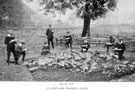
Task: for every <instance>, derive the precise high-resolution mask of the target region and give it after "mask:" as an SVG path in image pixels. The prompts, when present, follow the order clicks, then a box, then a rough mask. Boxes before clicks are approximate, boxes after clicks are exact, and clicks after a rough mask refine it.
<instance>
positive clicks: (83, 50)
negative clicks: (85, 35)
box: [81, 39, 90, 52]
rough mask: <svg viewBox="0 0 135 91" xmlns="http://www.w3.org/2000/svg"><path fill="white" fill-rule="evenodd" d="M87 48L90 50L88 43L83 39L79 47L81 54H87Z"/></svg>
mask: <svg viewBox="0 0 135 91" xmlns="http://www.w3.org/2000/svg"><path fill="white" fill-rule="evenodd" d="M89 48H90V45H89V43H88V41H87V40H86V39H85V40H84V41H83V43H82V45H81V52H88V50H89Z"/></svg>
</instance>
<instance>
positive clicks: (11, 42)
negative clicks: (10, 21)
mask: <svg viewBox="0 0 135 91" xmlns="http://www.w3.org/2000/svg"><path fill="white" fill-rule="evenodd" d="M13 32H14V31H13V30H8V35H7V36H6V37H5V41H4V42H5V45H7V63H10V56H11V53H13V56H14V60H15V64H18V59H17V55H16V51H15V44H16V43H17V42H16V39H15V37H14V33H13Z"/></svg>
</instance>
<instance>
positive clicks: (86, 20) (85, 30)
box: [82, 15, 91, 37]
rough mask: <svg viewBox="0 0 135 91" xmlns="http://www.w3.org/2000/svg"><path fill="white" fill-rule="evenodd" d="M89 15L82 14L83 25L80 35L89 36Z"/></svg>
mask: <svg viewBox="0 0 135 91" xmlns="http://www.w3.org/2000/svg"><path fill="white" fill-rule="evenodd" d="M90 22H91V19H90V16H87V15H86V16H84V25H83V32H82V37H90Z"/></svg>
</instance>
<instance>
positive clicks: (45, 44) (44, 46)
mask: <svg viewBox="0 0 135 91" xmlns="http://www.w3.org/2000/svg"><path fill="white" fill-rule="evenodd" d="M49 52H50V47H49V45H48V44H47V42H45V43H44V45H43V48H42V52H41V55H43V56H45V55H46V54H48V53H49Z"/></svg>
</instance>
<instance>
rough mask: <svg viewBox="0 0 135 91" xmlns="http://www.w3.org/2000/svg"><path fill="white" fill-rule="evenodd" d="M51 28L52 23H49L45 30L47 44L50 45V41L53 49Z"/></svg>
mask: <svg viewBox="0 0 135 91" xmlns="http://www.w3.org/2000/svg"><path fill="white" fill-rule="evenodd" d="M53 33H54V32H53V29H52V25H49V28H48V29H47V31H46V36H47V39H48V45H49V47H50V43H51V44H52V48H53V49H54V42H53Z"/></svg>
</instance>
